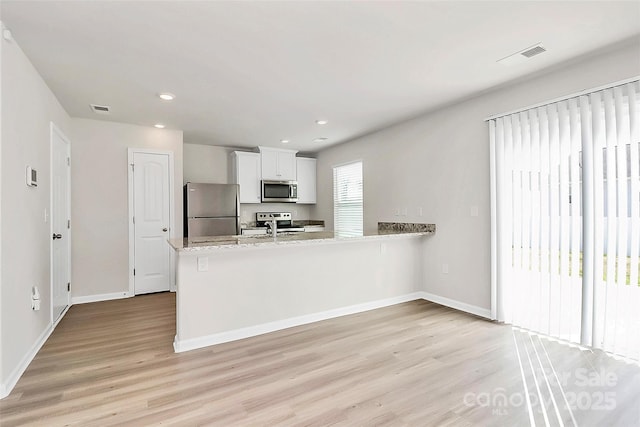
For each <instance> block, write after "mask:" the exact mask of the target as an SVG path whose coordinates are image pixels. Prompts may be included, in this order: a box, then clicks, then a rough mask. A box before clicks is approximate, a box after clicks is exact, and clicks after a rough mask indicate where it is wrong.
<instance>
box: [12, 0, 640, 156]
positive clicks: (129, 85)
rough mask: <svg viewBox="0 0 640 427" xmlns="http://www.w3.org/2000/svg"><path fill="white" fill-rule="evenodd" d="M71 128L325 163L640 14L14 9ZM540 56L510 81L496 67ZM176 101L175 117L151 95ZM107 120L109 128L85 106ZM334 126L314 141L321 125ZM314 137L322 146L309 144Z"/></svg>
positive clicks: (460, 7)
mask: <svg viewBox="0 0 640 427" xmlns="http://www.w3.org/2000/svg"><path fill="white" fill-rule="evenodd" d="M0 5H1V6H0V7H1V16H2V20H3V22H4V23H5V25H6V27H8V28H9V29H10V30H11V31H12V33H13V36H14V38H15V40H16V41H17V42H18V44H19V45H20V46H21V47H22V49H23V50H24V51H25V53H26V54H27V56H28V57H29V58H30V59H31V61H32V62H33V64H34V65H35V67H36V68H37V69H38V71H39V72H40V74H41V75H42V76H43V78H44V79H45V81H46V82H47V84H48V85H49V87H51V89H52V90H53V92H54V93H55V94H56V95H57V97H58V99H59V100H60V102H61V103H62V105H63V106H64V108H65V109H66V110H67V111H68V113H69V114H70V115H71V116H73V117H86V118H94V119H99V120H112V121H118V122H125V123H134V124H140V125H153V124H154V123H157V122H162V123H165V124H166V125H167V127H168V128H174V129H182V130H184V141H185V142H187V143H201V144H212V145H226V146H247V147H254V146H257V145H267V146H281V147H285V145H283V144H281V143H280V142H279V141H280V140H281V139H284V138H286V139H290V140H291V143H289V144H288V145H286V147H287V148H294V149H299V150H302V151H318V150H320V149H322V148H324V147H326V146H328V145H330V144H334V143H338V142H343V141H346V140H349V139H351V138H354V137H356V136H359V135H362V134H365V133H368V132H371V131H373V130H376V129H379V128H382V127H385V126H387V125H389V124H392V123H394V122H398V121H401V120H403V119H406V118H409V117H412V116H415V115H417V114H419V113H420V112H423V111H427V110H430V109H433V108H435V107H437V106H439V105H443V104H447V103H450V102H452V101H454V100H456V99H460V98H464V97H468V96H470V95H472V94H474V93H477V92H480V91H483V90H486V89H487V88H490V87H492V86H496V85H499V84H502V83H504V82H507V81H509V80H512V79H515V78H518V77H521V76H524V75H526V74H529V73H533V72H535V71H538V70H540V69H542V68H546V67H549V66H551V65H554V64H557V63H560V62H563V61H565V60H568V59H571V58H574V57H576V56H580V55H583V54H585V53H588V52H590V51H593V50H596V49H599V48H602V47H604V46H607V45H610V44H613V43H616V42H619V41H622V40H624V39H628V38H630V37H632V36H635V35H638V34H640V3H639V2H637V1H631V2H629V1H626V2H614V1H602V2H598V1H596V2H594V1H586V2H583V1H568V2H552V1H538V2H523V1H491V2H488V1H468V2H457V1H445V2H415V1H414V2H400V1H387V2H384V1H382V2H363V1H345V2H338V1H332V2H328V1H304V2H293V1H286V2H276V1H266V2H213V1H208V2H207V1H201V2H185V1H160V2H149V1H83V2H78V1H44V2H36V1H8V0H2V1H1V3H0ZM538 42H542V43H543V44H544V46H545V47H546V48H547V49H548V52H546V53H543V54H541V55H539V56H536V57H534V58H532V59H531V60H529V61H528V62H526V63H524V64H520V65H514V66H510V67H508V66H504V65H501V64H497V63H496V61H497V60H498V59H500V58H503V57H504V56H507V55H509V54H511V53H514V52H517V51H519V50H522V49H524V48H527V47H529V46H531V45H533V44H535V43H538ZM163 91H168V92H172V93H174V94H176V95H177V98H176V100H175V101H173V102H171V103H167V102H162V101H160V100H159V99H158V98H157V96H156V94H157V93H158V92H163ZM91 103H94V104H101V105H109V106H111V108H112V113H111V115H109V116H102V115H96V114H95V113H93V112H92V111H91V110H90V108H89V104H91ZM321 118H322V119H327V120H329V124H328V125H325V126H319V125H317V124H315V120H316V119H321ZM316 137H327V138H329V140H328V141H327V142H324V143H314V142H312V140H313V139H314V138H316Z"/></svg>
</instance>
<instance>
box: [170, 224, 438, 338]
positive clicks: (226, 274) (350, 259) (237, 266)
mask: <svg viewBox="0 0 640 427" xmlns="http://www.w3.org/2000/svg"><path fill="white" fill-rule="evenodd" d="M431 237H432V236H401V237H398V236H394V237H388V238H385V239H355V240H352V241H322V240H316V241H307V242H295V244H291V245H287V244H282V243H280V244H276V245H272V244H269V243H265V244H263V245H258V246H254V247H246V248H242V247H237V248H231V249H228V248H227V249H215V248H214V249H211V250H203V251H180V252H179V253H178V287H179V292H178V294H177V301H176V309H177V325H176V339H177V346H178V349H179V350H186V349H189V348H196V347H201V346H203V345H211V344H214V343H219V342H224V341H228V340H232V339H238V338H241V337H242V338H244V337H246V336H250V335H255V334H257V333H264V332H265V328H266V331H269V330H274V329H281V328H283V327H291V326H294V325H296V324H300V323H298V322H299V321H300V316H302V317H303V318H304V319H306V320H305V321H304V322H302V323H306V322H308V321H309V319H310V318H312V319H314V320H318V319H322V318H327V317H332V316H331V315H329V314H330V313H327V312H328V311H331V310H338V311H340V310H344V309H347V311H346V312H348V308H349V307H353V306H356V305H360V304H372V306H376V304H377V303H379V302H382V301H388V300H389V299H396V302H397V301H398V300H404V301H407V300H411V299H415V298H417V297H418V296H417V295H415V294H414V293H415V292H416V291H418V290H419V288H420V285H421V266H420V262H419V260H420V253H421V241H422V240H428V239H430V238H431ZM203 257H204V258H206V259H207V260H208V261H207V262H208V265H209V269H208V271H206V272H202V271H198V269H197V262H198V260H199V259H201V258H203ZM247 265H251V266H252V268H245V267H246V266H247ZM284 270H286V271H287V273H286V274H282V271H284ZM239 272H241V273H239ZM410 295H413V297H411V298H408V299H403V297H406V296H410ZM230 301H231V302H233V303H232V304H230V303H229V302H230ZM369 308H372V307H369ZM342 314H345V312H342ZM335 315H336V314H333V316H335ZM271 322H276V324H277V327H275V328H273V326H274V325H273V324H271ZM244 328H250V330H249V331H248V334H246V333H247V331H246V330H244V331H243V329H244Z"/></svg>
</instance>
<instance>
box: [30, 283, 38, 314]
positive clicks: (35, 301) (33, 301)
mask: <svg viewBox="0 0 640 427" xmlns="http://www.w3.org/2000/svg"><path fill="white" fill-rule="evenodd" d="M31 309H32V310H34V311H39V310H40V291H39V290H38V287H37V286H34V287H33V288H31Z"/></svg>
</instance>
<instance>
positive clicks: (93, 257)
mask: <svg viewBox="0 0 640 427" xmlns="http://www.w3.org/2000/svg"><path fill="white" fill-rule="evenodd" d="M70 137H71V159H72V167H71V182H72V189H71V223H72V230H73V241H72V254H71V257H72V260H73V264H72V271H71V282H72V286H71V294H72V297H74V298H77V297H82V296H91V295H104V294H114V293H124V292H127V291H128V289H129V258H128V257H129V246H128V245H129V231H128V230H129V213H128V187H127V173H128V170H127V168H128V162H127V149H128V148H148V149H155V150H167V151H172V152H173V153H174V162H175V165H174V191H175V214H176V215H175V220H174V224H173V230H174V231H175V232H176V237H182V161H183V160H182V148H183V147H182V131H176V130H168V129H155V128H153V127H144V126H135V125H128V124H122V123H112V122H104V121H97V120H87V119H73V120H72V122H71V135H70Z"/></svg>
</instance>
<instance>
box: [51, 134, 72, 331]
mask: <svg viewBox="0 0 640 427" xmlns="http://www.w3.org/2000/svg"><path fill="white" fill-rule="evenodd" d="M54 134H55V135H56V136H58V137H59V138H60V139H62V140H63V141H64V143H65V144H66V145H67V158H68V159H69V167H68V168H67V184H68V188H67V190H68V191H69V197H68V198H67V212H68V213H69V218H68V220H69V221H70V220H71V141H69V138H67V136H66V135H65V134H64V133H63V132H62V130H61V129H60V128H59V127H58V126H56V124H55V123H53V122H50V125H49V276H50V280H49V292H50V294H49V295H50V298H49V299H50V303H49V306H50V307H49V308H50V312H49V316H50V319H51V324H52V325H54V322H56V323H57V322H59V321H60V320H61V319H62V318H63V317H64V315H65V314H66V313H67V310H69V307H70V306H71V291H67V307H66V308H65V309H64V310H62V313H60V316H59V317H58V318H57V319H54V318H53V281H54V276H53V240H52V239H51V236H52V235H53V232H54V230H53V209H54V208H53V158H54V155H53V151H54V145H53V136H54ZM67 234H68V236H69V245H68V246H67V260H68V262H67V277H68V278H69V283H71V263H72V260H71V238H72V229H71V227H69V228H68V229H67Z"/></svg>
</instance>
